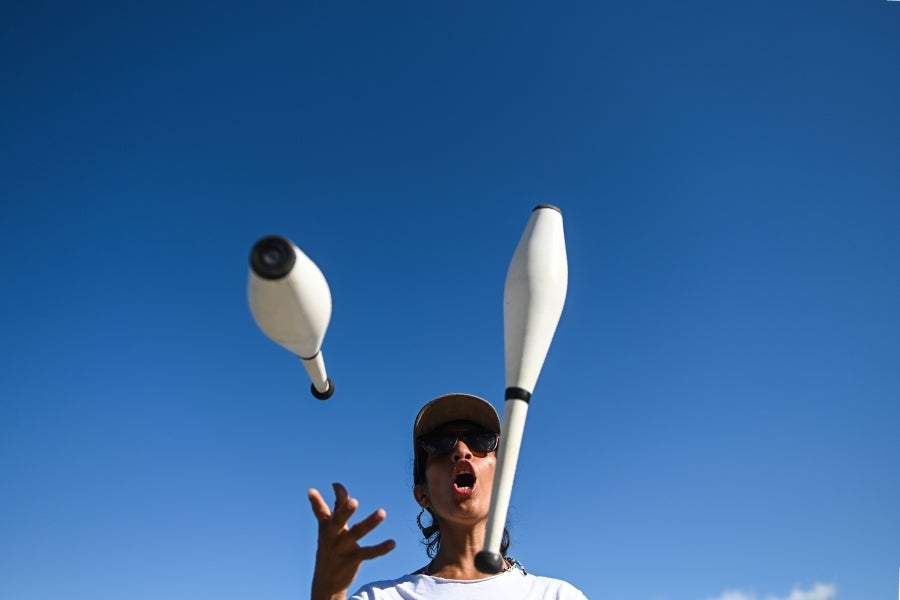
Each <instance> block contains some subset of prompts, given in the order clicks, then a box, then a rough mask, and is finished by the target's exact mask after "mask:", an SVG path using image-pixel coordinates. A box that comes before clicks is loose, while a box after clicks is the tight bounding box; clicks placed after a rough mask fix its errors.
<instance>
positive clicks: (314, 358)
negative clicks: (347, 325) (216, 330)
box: [247, 235, 334, 400]
mask: <svg viewBox="0 0 900 600" xmlns="http://www.w3.org/2000/svg"><path fill="white" fill-rule="evenodd" d="M247 299H248V301H249V303H250V312H251V313H252V314H253V320H254V321H256V324H257V325H258V326H259V328H260V329H261V330H262V332H263V333H265V334H266V335H267V336H269V338H271V339H272V341H274V342H275V343H277V344H280V345H282V346H284V347H285V348H287V349H288V350H290V351H291V352H293V353H294V354H296V355H297V356H299V357H300V361H301V362H302V363H303V366H304V368H305V369H306V372H307V373H308V374H309V378H310V379H311V380H312V394H313V396H315V397H316V398H318V399H319V400H327V399H328V398H330V397H331V395H332V394H333V393H334V382H332V381H331V379H329V378H328V374H327V373H326V372H325V361H324V359H323V358H322V340H324V339H325V331H326V330H327V329H328V322H329V321H330V320H331V290H329V289H328V282H327V281H325V276H324V275H323V274H322V271H320V270H319V267H317V266H316V264H315V263H314V262H313V261H311V260H310V259H309V257H308V256H306V255H305V254H303V252H302V251H301V250H300V248H298V247H297V246H295V245H294V244H293V243H292V242H291V241H290V240H287V239H285V238H283V237H280V236H277V235H270V236H267V237H264V238H262V239H261V240H259V241H258V242H256V244H254V246H253V249H252V250H251V251H250V275H249V278H248V282H247Z"/></svg>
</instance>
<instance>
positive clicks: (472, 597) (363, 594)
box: [351, 569, 587, 600]
mask: <svg viewBox="0 0 900 600" xmlns="http://www.w3.org/2000/svg"><path fill="white" fill-rule="evenodd" d="M461 598H464V599H465V600H502V599H506V598H512V599H515V600H587V598H586V597H585V595H584V594H582V593H581V591H580V590H578V588H576V587H575V586H573V585H571V584H569V583H566V582H565V581H560V580H559V579H551V578H550V577H538V576H537V575H532V574H531V573H528V574H527V575H526V574H525V573H523V572H522V571H519V570H518V569H511V570H509V571H506V572H504V573H500V574H499V575H494V576H492V577H487V578H485V579H475V580H472V581H461V580H458V579H443V578H441V577H432V576H430V575H404V576H403V577H401V578H400V579H394V580H392V581H376V582H373V583H370V584H368V585H364V586H363V587H362V588H360V589H359V590H358V591H357V592H356V593H355V594H353V596H352V597H351V600H441V599H446V600H459V599H461Z"/></svg>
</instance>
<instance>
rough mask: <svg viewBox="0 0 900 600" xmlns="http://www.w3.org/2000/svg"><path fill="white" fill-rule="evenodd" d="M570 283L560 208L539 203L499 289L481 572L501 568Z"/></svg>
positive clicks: (477, 560) (477, 561) (477, 562)
mask: <svg viewBox="0 0 900 600" xmlns="http://www.w3.org/2000/svg"><path fill="white" fill-rule="evenodd" d="M568 283H569V265H568V261H567V258H566V241H565V235H564V233H563V220H562V212H561V211H560V210H559V209H558V208H557V207H555V206H551V205H549V204H541V205H540V206H537V207H536V208H535V209H534V210H533V211H532V213H531V218H530V219H529V220H528V224H527V225H526V226H525V231H524V233H522V238H521V239H520V240H519V245H518V246H517V247H516V251H515V253H514V254H513V257H512V261H511V262H510V264H509V271H507V273H506V285H505V287H504V290H503V338H504V353H505V358H506V402H505V404H504V409H503V427H502V431H501V436H500V447H499V448H498V449H497V469H496V471H495V473H494V487H493V490H492V493H491V506H490V512H489V514H488V522H487V534H486V536H485V543H484V546H485V547H484V550H482V551H481V552H479V553H478V554H477V555H476V556H475V566H476V567H477V568H478V570H479V571H481V572H483V573H499V572H500V570H501V569H502V568H503V557H502V556H500V542H501V540H502V538H503V528H504V525H505V523H506V513H507V511H508V510H509V500H510V497H511V495H512V487H513V479H514V478H515V474H516V463H517V462H518V459H519V448H520V447H521V444H522V435H523V433H524V430H525V417H526V415H527V413H528V403H529V401H530V400H531V393H532V392H533V391H534V386H535V384H536V383H537V379H538V375H540V373H541V368H542V367H543V365H544V359H545V358H546V357H547V351H548V350H549V349H550V342H551V341H552V340H553V334H554V333H555V332H556V326H557V324H558V323H559V317H560V315H561V314H562V309H563V305H564V304H565V302H566V290H567V288H568Z"/></svg>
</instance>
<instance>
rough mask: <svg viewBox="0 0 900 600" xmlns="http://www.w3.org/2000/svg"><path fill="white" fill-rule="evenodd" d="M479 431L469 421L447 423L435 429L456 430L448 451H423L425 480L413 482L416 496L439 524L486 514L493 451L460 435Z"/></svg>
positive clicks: (473, 519) (475, 519)
mask: <svg viewBox="0 0 900 600" xmlns="http://www.w3.org/2000/svg"><path fill="white" fill-rule="evenodd" d="M483 432H484V430H483V429H481V428H478V427H477V426H476V425H473V424H471V423H450V424H447V425H443V426H441V427H439V428H438V429H437V430H435V433H449V434H459V439H457V441H456V444H455V445H454V446H453V448H452V449H451V451H450V452H449V453H447V454H429V455H427V457H426V459H425V460H426V463H425V483H424V484H420V485H418V486H416V488H417V489H416V498H417V499H418V500H419V503H420V504H422V505H423V506H426V507H428V508H431V510H432V511H433V512H435V513H436V514H437V515H438V517H439V518H440V521H441V527H442V528H444V527H446V526H447V525H448V524H450V523H457V524H459V525H472V524H474V523H477V522H479V521H482V520H484V519H486V518H487V514H488V509H489V508H490V502H491V487H492V486H493V483H494V469H495V468H496V465H497V453H496V452H493V451H492V452H479V451H477V450H474V449H472V448H470V447H469V445H468V444H466V441H465V440H464V439H462V438H463V437H464V436H465V435H466V434H468V433H472V434H474V433H483Z"/></svg>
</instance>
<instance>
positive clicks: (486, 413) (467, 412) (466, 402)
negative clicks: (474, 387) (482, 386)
mask: <svg viewBox="0 0 900 600" xmlns="http://www.w3.org/2000/svg"><path fill="white" fill-rule="evenodd" d="M453 421H470V422H472V423H475V424H476V425H481V426H482V427H484V428H485V429H486V430H488V431H493V432H496V433H500V417H499V416H498V415H497V410H496V409H495V408H494V407H493V405H491V403H490V402H488V401H487V400H485V399H484V398H479V397H478V396H473V395H471V394H446V395H444V396H438V397H437V398H435V399H434V400H432V401H431V402H429V403H428V404H426V405H425V406H423V407H422V410H420V411H419V414H418V415H417V416H416V423H415V425H413V443H415V441H416V440H417V439H419V436H422V435H424V434H426V433H430V432H432V431H434V430H435V429H437V428H438V427H440V426H441V425H443V424H445V423H452V422H453Z"/></svg>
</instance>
